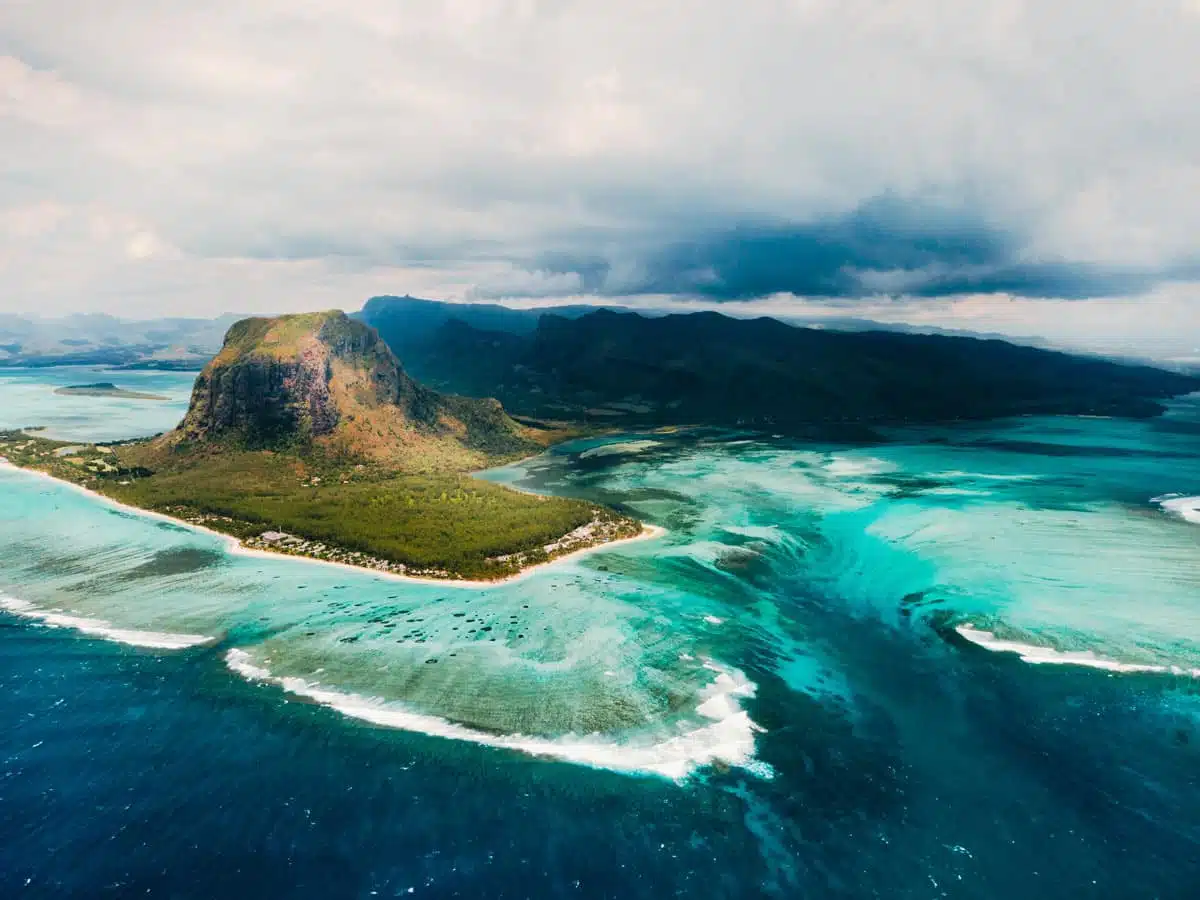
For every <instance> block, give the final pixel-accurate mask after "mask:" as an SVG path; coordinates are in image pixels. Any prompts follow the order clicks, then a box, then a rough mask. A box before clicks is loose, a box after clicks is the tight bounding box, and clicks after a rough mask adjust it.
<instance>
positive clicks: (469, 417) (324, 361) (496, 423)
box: [167, 311, 537, 470]
mask: <svg viewBox="0 0 1200 900" xmlns="http://www.w3.org/2000/svg"><path fill="white" fill-rule="evenodd" d="M167 442H168V443H170V444H171V445H173V446H175V447H181V448H185V449H186V448H193V447H196V446H203V445H207V444H218V445H231V446H236V447H238V448H241V449H252V450H258V449H289V450H309V449H313V450H319V451H322V452H325V453H333V454H340V455H343V456H351V457H356V458H361V459H363V460H371V461H376V462H384V463H389V464H391V465H394V466H396V467H400V468H406V469H414V470H415V469H420V470H430V469H453V470H462V469H464V468H469V467H471V466H472V465H476V464H478V465H482V464H485V463H486V462H487V461H488V460H489V459H491V458H493V457H497V456H501V457H503V456H509V455H513V454H518V453H521V452H529V451H531V450H533V449H535V448H536V447H537V445H536V444H534V442H533V441H531V440H530V439H529V438H527V437H525V436H524V434H523V429H522V428H521V427H520V426H518V425H517V424H516V423H515V422H513V420H512V419H510V418H509V417H508V416H507V415H505V413H504V410H503V409H502V408H501V407H500V404H499V403H498V402H497V401H495V400H492V399H470V398H465V397H455V396H445V395H442V394H439V393H438V392H436V391H433V390H430V389H429V388H426V387H424V386H422V385H421V384H419V383H418V382H416V381H414V380H413V379H412V378H411V377H409V375H408V374H407V373H406V372H405V371H404V368H403V366H401V364H400V362H399V360H398V359H397V358H396V356H395V354H393V353H392V351H391V350H390V349H389V348H388V346H387V345H386V344H385V343H384V342H383V341H382V340H381V339H380V337H379V334H378V333H377V332H376V331H375V330H374V329H373V328H370V327H368V326H366V325H364V324H363V323H361V322H358V321H355V320H353V319H350V318H348V317H347V316H346V315H345V313H343V312H340V311H330V312H321V313H307V314H301V315H288V316H279V317H276V318H251V319H244V320H242V321H240V322H237V323H236V324H235V325H233V327H231V328H230V329H229V331H228V333H227V334H226V336H225V341H224V345H223V346H222V348H221V351H220V352H219V353H218V354H217V355H216V356H215V357H214V358H213V359H212V361H211V362H210V363H209V364H208V365H207V366H206V367H205V368H204V370H203V371H202V372H201V374H200V376H199V377H198V378H197V379H196V385H195V387H194V389H193V393H192V401H191V405H190V407H189V409H188V412H187V415H186V417H185V418H184V420H183V422H182V424H181V425H180V426H179V428H178V429H176V431H175V432H173V433H172V434H171V435H169V436H168V438H167Z"/></svg>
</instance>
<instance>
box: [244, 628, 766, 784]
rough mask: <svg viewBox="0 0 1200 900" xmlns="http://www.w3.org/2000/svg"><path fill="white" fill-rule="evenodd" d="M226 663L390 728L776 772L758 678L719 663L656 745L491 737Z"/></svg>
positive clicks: (631, 763) (627, 760)
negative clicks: (761, 744)
mask: <svg viewBox="0 0 1200 900" xmlns="http://www.w3.org/2000/svg"><path fill="white" fill-rule="evenodd" d="M225 661H226V664H227V665H228V666H229V668H230V669H232V670H233V671H235V672H237V673H238V674H239V675H241V676H243V677H244V678H246V679H248V680H250V681H258V682H265V683H269V684H273V685H276V686H278V687H280V688H282V689H283V690H285V691H287V692H288V693H291V694H295V695H297V696H300V697H305V698H307V699H309V700H312V701H313V702H315V703H318V704H320V705H322V706H327V707H329V708H331V709H335V710H337V711H338V712H340V713H341V714H342V715H345V716H349V717H351V718H355V719H360V720H362V721H364V722H370V723H372V724H374V725H380V726H384V727H387V728H397V729H402V730H404V731H415V732H420V733H421V734H426V735H431V736H434V737H441V738H447V739H449V740H457V741H470V742H472V743H475V744H480V745H483V746H487V747H496V748H500V749H506V750H515V751H518V752H520V753H526V754H529V755H530V756H539V757H548V758H553V759H558V760H562V761H565V762H571V763H576V764H579V765H585V766H590V767H592V768H597V769H607V770H610V771H613V772H622V773H626V774H640V775H657V776H661V777H664V778H669V779H672V780H674V781H683V780H685V779H686V778H687V777H688V776H689V775H691V774H692V773H694V772H695V771H696V770H697V769H700V768H703V767H705V766H710V765H714V764H717V765H727V766H731V767H739V768H742V769H746V770H747V771H749V772H751V773H752V774H755V775H758V776H760V777H763V778H770V777H772V776H773V774H774V773H773V772H772V770H771V769H770V767H769V766H767V765H766V764H765V763H762V762H759V761H757V760H756V759H755V756H754V752H755V734H756V733H757V732H760V731H762V729H761V728H760V727H759V726H758V725H756V724H755V723H754V722H753V721H752V720H751V719H750V716H749V714H748V713H746V711H745V710H743V709H742V708H741V705H740V701H741V700H742V699H743V698H747V697H752V696H754V691H755V685H754V683H753V682H751V681H749V680H748V679H746V677H745V676H744V675H742V674H741V673H740V672H738V671H736V670H734V669H727V668H725V667H723V666H720V665H718V664H716V663H711V662H710V663H707V664H706V666H705V667H706V668H707V669H709V670H711V671H713V672H714V673H716V674H715V677H714V679H713V681H712V683H711V684H710V685H709V686H708V687H707V688H706V689H705V690H704V691H703V692H702V694H701V696H700V700H701V702H700V704H699V705H698V706H697V707H696V713H697V720H696V721H695V722H693V723H692V725H691V727H686V728H681V729H680V730H679V732H678V733H676V734H674V735H672V736H670V737H666V738H663V739H661V740H658V741H656V742H654V743H646V744H632V743H626V744H622V743H619V742H617V741H615V740H612V739H610V738H605V737H603V736H602V735H598V734H596V735H586V736H580V735H564V736H563V737H559V738H545V737H534V736H529V735H522V734H492V733H489V732H486V731H480V730H478V729H475V728H470V727H468V726H465V725H460V724H457V723H455V722H451V721H449V720H447V719H443V718H440V717H439V716H434V715H429V714H426V713H419V712H414V711H412V710H409V709H406V708H404V707H403V706H402V705H399V704H396V703H392V702H387V701H384V700H382V699H379V698H376V697H366V696H363V695H361V694H352V693H345V692H342V691H337V690H333V689H331V688H328V687H325V686H322V685H320V684H317V683H314V682H310V681H307V680H305V679H303V678H295V677H286V676H278V675H275V674H273V673H272V672H271V671H270V670H269V669H268V668H266V666H265V665H263V664H261V663H259V662H257V661H255V660H254V659H253V658H252V657H251V655H250V654H249V653H248V652H247V651H245V650H240V649H233V650H230V651H229V652H228V653H227V654H226V655H225Z"/></svg>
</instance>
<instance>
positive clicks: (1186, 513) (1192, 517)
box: [1150, 494, 1200, 525]
mask: <svg viewBox="0 0 1200 900" xmlns="http://www.w3.org/2000/svg"><path fill="white" fill-rule="evenodd" d="M1150 502H1151V503H1157V504H1158V505H1159V506H1161V507H1162V508H1163V510H1164V511H1166V512H1169V513H1171V514H1172V515H1176V516H1179V518H1181V519H1185V520H1187V521H1188V522H1194V523H1196V524H1197V525H1200V497H1185V496H1183V495H1182V494H1163V495H1162V496H1161V497H1155V498H1153V499H1152V500H1151V501H1150Z"/></svg>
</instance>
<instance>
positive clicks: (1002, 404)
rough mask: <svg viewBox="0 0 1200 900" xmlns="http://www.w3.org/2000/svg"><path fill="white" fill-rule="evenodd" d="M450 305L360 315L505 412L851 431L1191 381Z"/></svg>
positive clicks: (1101, 400) (1064, 360) (1044, 409)
mask: <svg viewBox="0 0 1200 900" xmlns="http://www.w3.org/2000/svg"><path fill="white" fill-rule="evenodd" d="M418 303H419V302H418ZM453 309H454V308H453V307H444V308H442V309H441V310H439V311H438V314H439V315H438V319H437V321H435V320H434V317H433V316H431V315H430V311H429V310H427V309H426V308H425V307H423V306H420V305H417V306H414V305H413V301H412V300H411V299H410V298H403V299H400V300H388V299H387V298H377V299H376V300H374V301H372V302H371V303H370V304H368V305H367V307H366V308H364V310H363V311H362V313H361V314H360V316H361V317H362V319H363V320H364V321H367V322H368V323H370V324H372V325H373V326H374V327H376V328H377V329H378V330H379V333H380V335H381V336H382V337H383V339H384V340H385V341H387V342H388V344H389V345H390V346H392V347H393V349H396V350H397V353H398V354H399V355H400V356H401V358H403V359H404V360H405V364H406V366H407V368H408V370H409V371H410V372H412V374H413V375H414V377H416V378H418V379H420V380H422V381H423V382H426V383H428V384H430V385H432V386H434V387H437V388H438V389H440V390H443V391H449V392H454V393H460V394H465V395H468V396H475V397H483V396H489V397H496V398H497V399H499V400H500V402H501V403H502V404H503V405H504V407H505V409H506V410H508V411H509V412H510V413H512V414H514V415H518V416H525V417H533V418H542V419H558V420H570V421H583V422H587V423H590V424H594V425H599V424H609V425H612V426H614V427H622V428H630V427H647V426H653V425H666V424H706V425H721V426H739V427H749V428H761V429H767V430H772V431H778V432H786V433H792V434H810V433H816V432H819V433H823V434H828V433H830V431H831V429H841V430H842V431H843V432H844V433H847V434H850V433H852V432H853V428H852V427H851V426H870V425H879V424H890V423H902V422H931V421H942V420H952V419H981V418H993V417H998V416H1008V415H1020V414H1028V413H1045V414H1053V413H1064V414H1092V415H1129V416H1146V415H1153V414H1155V413H1157V412H1159V411H1161V409H1162V407H1161V405H1160V403H1159V401H1160V400H1162V399H1164V398H1167V397H1171V396H1175V395H1179V394H1183V393H1189V392H1191V391H1195V390H1200V380H1198V379H1196V378H1193V377H1189V376H1184V375H1181V374H1177V373H1170V372H1165V371H1162V370H1159V369H1155V368H1151V367H1148V366H1136V365H1125V364H1120V363H1114V362H1109V361H1106V360H1102V359H1097V358H1091V357H1080V356H1072V355H1069V354H1065V353H1059V352H1054V351H1049V350H1043V349H1038V348H1032V347H1025V346H1018V345H1015V344H1011V343H1008V342H1005V341H1001V340H980V339H976V338H970V337H957V336H947V335H928V334H911V333H901V332H888V331H853V332H843V331H832V330H826V329H814V328H803V327H797V326H792V325H787V324H784V323H782V322H779V321H777V320H775V319H769V318H758V319H737V318H732V317H729V316H724V315H721V314H719V313H715V312H703V313H692V314H685V315H662V316H655V317H647V316H643V315H639V314H636V313H630V312H625V313H619V312H615V311H611V310H595V309H588V310H586V311H581V310H571V312H570V314H569V315H567V316H563V315H558V313H557V311H555V312H554V313H546V312H540V313H534V312H530V313H522V314H519V315H512V313H513V311H512V310H504V313H502V314H496V313H494V312H491V311H488V312H487V313H483V314H476V313H475V311H474V309H472V308H470V307H468V308H466V309H469V310H471V312H470V313H468V314H464V315H461V316H454V315H448V314H447V313H448V312H450V311H452V310H453ZM499 309H503V308H502V307H501V308H499ZM531 318H532V321H531ZM485 323H486V324H485ZM489 324H490V325H491V326H492V327H487V325H489ZM848 428H849V429H850V431H846V429H848ZM814 430H815V431H814Z"/></svg>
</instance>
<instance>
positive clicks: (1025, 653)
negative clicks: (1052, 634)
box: [954, 625, 1200, 678]
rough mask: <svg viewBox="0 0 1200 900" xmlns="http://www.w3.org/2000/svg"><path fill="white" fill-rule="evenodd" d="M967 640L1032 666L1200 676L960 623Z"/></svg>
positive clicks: (1194, 671)
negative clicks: (1014, 638)
mask: <svg viewBox="0 0 1200 900" xmlns="http://www.w3.org/2000/svg"><path fill="white" fill-rule="evenodd" d="M954 630H955V631H956V632H958V634H959V635H960V636H961V637H963V638H964V639H966V640H968V641H970V642H971V643H972V644H975V645H976V646H979V647H982V648H983V649H985V650H990V651H992V652H993V653H1015V654H1017V655H1018V656H1019V657H1020V658H1021V661H1022V662H1027V663H1030V664H1032V665H1057V666H1086V667H1088V668H1091V669H1103V670H1104V671H1106V672H1126V673H1132V672H1150V673H1159V674H1163V675H1185V676H1188V677H1191V678H1200V669H1187V668H1183V667H1180V666H1167V665H1159V664H1152V663H1133V662H1120V661H1118V660H1113V659H1106V658H1104V657H1102V656H1097V655H1096V654H1095V653H1093V652H1092V651H1091V650H1059V649H1057V648H1055V647H1046V646H1040V645H1038V644H1026V643H1022V642H1020V641H1011V640H1006V639H1004V638H1001V637H998V636H997V635H996V633H995V632H992V631H984V630H983V629H981V628H976V627H975V626H973V625H958V626H955V629H954Z"/></svg>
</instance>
